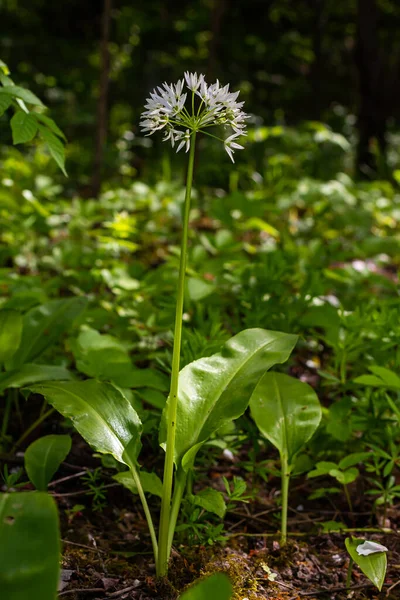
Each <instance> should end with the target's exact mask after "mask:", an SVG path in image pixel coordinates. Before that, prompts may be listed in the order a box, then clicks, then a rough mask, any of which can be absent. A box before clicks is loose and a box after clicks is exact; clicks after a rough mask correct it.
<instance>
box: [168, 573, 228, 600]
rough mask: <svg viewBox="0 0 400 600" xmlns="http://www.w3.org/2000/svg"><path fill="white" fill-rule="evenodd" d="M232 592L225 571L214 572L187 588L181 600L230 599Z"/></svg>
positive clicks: (180, 597)
mask: <svg viewBox="0 0 400 600" xmlns="http://www.w3.org/2000/svg"><path fill="white" fill-rule="evenodd" d="M232 594H233V589H232V584H231V582H230V580H229V578H228V577H227V576H226V575H224V574H223V573H214V575H211V576H210V577H207V579H202V580H201V581H199V582H198V583H196V584H195V585H194V586H193V587H191V588H189V589H188V590H186V592H184V593H183V594H182V595H181V596H179V600H230V599H231V598H232Z"/></svg>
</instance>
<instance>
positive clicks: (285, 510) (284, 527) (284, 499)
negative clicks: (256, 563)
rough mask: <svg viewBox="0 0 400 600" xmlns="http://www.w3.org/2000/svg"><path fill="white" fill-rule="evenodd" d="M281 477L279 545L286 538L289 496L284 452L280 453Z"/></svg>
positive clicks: (284, 541)
mask: <svg viewBox="0 0 400 600" xmlns="http://www.w3.org/2000/svg"><path fill="white" fill-rule="evenodd" d="M281 478H282V490H281V493H282V516H281V545H282V546H284V545H285V544H286V539H287V513H288V498H289V480H290V473H289V465H288V459H287V456H286V455H285V454H281Z"/></svg>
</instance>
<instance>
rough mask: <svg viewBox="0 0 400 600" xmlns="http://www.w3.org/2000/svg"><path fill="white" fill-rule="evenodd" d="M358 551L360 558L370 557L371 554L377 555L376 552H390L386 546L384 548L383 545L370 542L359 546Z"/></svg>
mask: <svg viewBox="0 0 400 600" xmlns="http://www.w3.org/2000/svg"><path fill="white" fill-rule="evenodd" d="M356 550H357V553H358V554H359V555H360V556H368V555H369V554H375V553H376V552H388V549H387V548H386V546H382V544H377V543H376V542H368V541H366V542H364V543H363V544H360V545H359V546H357V548H356Z"/></svg>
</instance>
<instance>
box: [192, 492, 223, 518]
mask: <svg viewBox="0 0 400 600" xmlns="http://www.w3.org/2000/svg"><path fill="white" fill-rule="evenodd" d="M191 500H192V502H193V504H194V505H196V506H201V508H204V509H205V510H207V511H208V512H211V513H214V514H216V515H217V516H218V517H220V519H223V518H224V516H225V513H226V504H225V500H224V495H223V494H222V493H221V492H218V491H217V490H214V489H213V488H206V489H205V490H201V491H200V492H198V493H197V494H196V495H195V496H192V497H191Z"/></svg>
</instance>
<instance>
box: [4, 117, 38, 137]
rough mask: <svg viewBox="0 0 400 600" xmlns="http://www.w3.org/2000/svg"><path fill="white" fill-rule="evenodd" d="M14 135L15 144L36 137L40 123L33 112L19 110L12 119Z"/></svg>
mask: <svg viewBox="0 0 400 600" xmlns="http://www.w3.org/2000/svg"><path fill="white" fill-rule="evenodd" d="M10 125H11V131H12V136H13V144H24V143H25V142H30V141H31V140H33V138H34V137H35V135H36V133H37V130H38V124H37V121H36V119H35V117H34V116H33V115H32V114H31V113H26V112H24V111H22V110H19V111H17V112H16V113H15V115H14V116H13V117H12V119H11V121H10Z"/></svg>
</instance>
